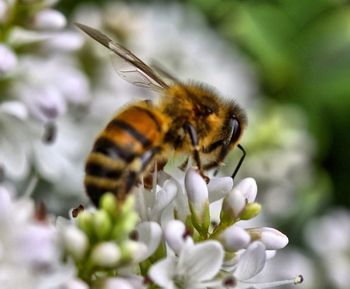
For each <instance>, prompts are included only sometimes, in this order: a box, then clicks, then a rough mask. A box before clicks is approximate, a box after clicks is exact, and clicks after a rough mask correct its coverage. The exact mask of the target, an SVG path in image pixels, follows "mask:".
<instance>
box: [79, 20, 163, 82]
mask: <svg viewBox="0 0 350 289" xmlns="http://www.w3.org/2000/svg"><path fill="white" fill-rule="evenodd" d="M75 25H76V26H77V27H78V28H80V29H81V30H83V31H84V32H85V33H86V34H88V35H89V36H90V37H92V38H93V39H95V40H96V41H97V42H99V43H100V44H102V45H103V46H105V47H107V48H108V49H109V50H111V51H112V52H113V53H115V54H117V55H118V56H119V57H121V58H122V59H123V60H124V61H126V62H127V63H129V64H130V65H131V67H130V68H124V69H117V71H118V73H119V75H120V76H121V77H122V78H123V79H125V80H127V81H129V82H131V83H132V84H134V85H137V86H141V87H147V88H152V89H164V88H167V87H168V85H167V84H166V83H165V82H164V81H163V80H162V79H161V78H160V77H159V76H158V75H157V74H156V73H155V72H154V70H153V69H152V68H150V67H149V66H148V65H147V64H145V63H144V62H143V61H142V60H141V59H139V58H138V57H137V56H136V55H135V54H133V53H132V52H131V51H129V50H128V49H126V48H125V47H123V46H121V45H120V44H118V43H116V42H114V41H113V40H112V39H110V38H109V37H108V36H106V35H105V34H103V33H102V32H100V31H98V30H96V29H94V28H91V27H89V26H86V25H83V24H80V23H75Z"/></svg>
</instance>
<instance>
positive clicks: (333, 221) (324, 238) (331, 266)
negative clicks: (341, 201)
mask: <svg viewBox="0 0 350 289" xmlns="http://www.w3.org/2000/svg"><path fill="white" fill-rule="evenodd" d="M306 240H307V242H308V245H309V246H310V247H311V249H312V250H313V251H314V252H315V253H316V254H317V256H318V258H319V259H318V260H319V262H320V265H321V266H322V267H323V268H324V272H325V275H324V277H326V279H327V280H326V281H327V282H328V283H330V284H332V286H333V287H334V288H338V289H346V288H348V287H349V282H350V257H349V249H350V246H349V244H350V213H349V210H347V209H344V208H338V209H333V210H332V211H330V212H328V213H327V214H325V215H324V216H321V217H319V218H317V219H314V220H311V221H310V223H309V224H308V226H307V228H306Z"/></svg>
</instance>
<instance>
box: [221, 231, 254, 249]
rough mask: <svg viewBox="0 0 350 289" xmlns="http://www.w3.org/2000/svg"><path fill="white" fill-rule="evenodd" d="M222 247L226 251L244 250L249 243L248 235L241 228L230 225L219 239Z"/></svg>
mask: <svg viewBox="0 0 350 289" xmlns="http://www.w3.org/2000/svg"><path fill="white" fill-rule="evenodd" d="M219 239H220V241H221V243H222V245H223V246H224V248H225V249H226V250H227V251H232V252H235V251H238V250H240V249H244V248H246V246H247V245H248V244H249V243H250V240H251V239H250V235H249V234H248V233H247V232H246V231H245V230H244V229H243V228H241V227H239V226H237V225H232V226H230V227H228V228H227V229H226V230H225V231H224V232H222V234H221V235H220V237H219Z"/></svg>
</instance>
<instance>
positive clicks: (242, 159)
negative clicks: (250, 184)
mask: <svg viewBox="0 0 350 289" xmlns="http://www.w3.org/2000/svg"><path fill="white" fill-rule="evenodd" d="M237 147H238V148H239V149H240V150H241V151H242V153H243V155H242V156H241V158H240V160H239V162H238V164H237V166H236V168H235V171H234V172H233V174H232V177H231V178H232V179H233V180H234V179H235V177H236V175H237V173H238V171H239V169H240V167H241V165H242V163H243V161H244V158H245V156H246V154H247V153H246V151H245V149H244V148H243V147H242V146H241V145H240V144H238V145H237Z"/></svg>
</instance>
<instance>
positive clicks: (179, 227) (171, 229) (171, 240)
mask: <svg viewBox="0 0 350 289" xmlns="http://www.w3.org/2000/svg"><path fill="white" fill-rule="evenodd" d="M185 233H186V227H185V224H184V223H182V222H181V221H178V220H171V221H170V222H169V223H168V224H166V226H165V229H164V237H165V240H166V242H167V244H168V245H169V247H170V248H171V249H172V250H173V251H174V252H175V253H176V254H179V253H180V250H181V248H182V247H183V245H184V244H185Z"/></svg>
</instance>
